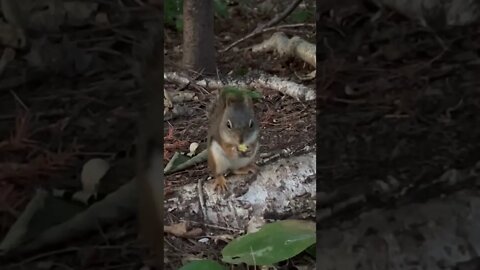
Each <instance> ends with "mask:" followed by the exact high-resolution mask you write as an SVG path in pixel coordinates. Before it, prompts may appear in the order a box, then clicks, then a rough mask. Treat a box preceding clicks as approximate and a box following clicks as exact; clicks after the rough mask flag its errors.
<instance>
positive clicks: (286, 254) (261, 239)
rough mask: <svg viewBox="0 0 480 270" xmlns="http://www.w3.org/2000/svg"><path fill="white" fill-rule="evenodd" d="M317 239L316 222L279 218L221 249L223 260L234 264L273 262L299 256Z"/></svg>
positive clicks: (268, 263)
mask: <svg viewBox="0 0 480 270" xmlns="http://www.w3.org/2000/svg"><path fill="white" fill-rule="evenodd" d="M315 241H316V237H315V223H314V222H310V221H302V220H283V221H277V222H274V223H270V224H266V225H264V226H263V227H262V228H261V229H260V230H259V231H257V232H255V233H250V234H246V235H244V236H241V237H239V238H237V239H235V240H233V241H232V242H230V243H229V244H228V245H227V246H226V247H225V248H224V249H223V250H222V256H223V258H222V260H223V261H224V262H227V263H232V264H239V263H246V264H249V265H272V264H274V263H277V262H280V261H284V260H287V259H289V258H292V257H293V256H295V255H298V254H299V253H300V252H302V251H304V250H305V249H306V248H308V247H309V246H311V245H313V244H314V243H315Z"/></svg>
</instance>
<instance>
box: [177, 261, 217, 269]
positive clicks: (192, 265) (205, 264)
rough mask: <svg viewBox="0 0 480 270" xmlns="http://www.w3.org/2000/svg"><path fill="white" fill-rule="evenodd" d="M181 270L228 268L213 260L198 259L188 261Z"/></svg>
mask: <svg viewBox="0 0 480 270" xmlns="http://www.w3.org/2000/svg"><path fill="white" fill-rule="evenodd" d="M179 270H226V269H225V267H223V266H222V265H221V264H219V263H218V262H216V261H212V260H198V261H192V262H189V263H187V264H186V265H184V266H182V267H181V268H180V269H179Z"/></svg>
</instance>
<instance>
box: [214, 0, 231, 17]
mask: <svg viewBox="0 0 480 270" xmlns="http://www.w3.org/2000/svg"><path fill="white" fill-rule="evenodd" d="M213 8H214V10H215V13H217V15H218V16H220V17H222V18H225V17H227V15H228V10H227V3H226V2H225V1H224V0H214V1H213Z"/></svg>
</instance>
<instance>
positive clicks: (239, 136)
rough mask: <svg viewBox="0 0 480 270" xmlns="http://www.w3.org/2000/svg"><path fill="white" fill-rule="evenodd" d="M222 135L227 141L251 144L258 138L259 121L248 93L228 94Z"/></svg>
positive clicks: (220, 127)
mask: <svg viewBox="0 0 480 270" xmlns="http://www.w3.org/2000/svg"><path fill="white" fill-rule="evenodd" d="M224 98H225V102H224V106H225V109H224V110H223V111H224V113H223V116H222V119H221V122H220V126H219V129H220V136H221V137H222V140H223V141H224V142H226V143H229V144H233V145H239V144H246V145H249V144H251V143H253V142H255V141H256V140H257V137H258V130H259V127H258V122H257V119H256V118H255V112H254V109H253V101H252V98H251V97H249V96H247V95H226V96H225V97H224Z"/></svg>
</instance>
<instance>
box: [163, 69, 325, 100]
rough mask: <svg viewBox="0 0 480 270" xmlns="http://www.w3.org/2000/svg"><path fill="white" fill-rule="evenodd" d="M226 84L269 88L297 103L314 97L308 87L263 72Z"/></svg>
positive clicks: (207, 82)
mask: <svg viewBox="0 0 480 270" xmlns="http://www.w3.org/2000/svg"><path fill="white" fill-rule="evenodd" d="M163 76H164V78H165V80H169V81H174V82H176V83H178V84H185V83H193V84H196V85H198V86H202V87H205V88H210V89H217V90H218V89H220V88H222V87H225V85H224V84H223V83H222V82H221V81H219V80H214V79H201V80H196V81H191V80H189V79H188V78H187V77H184V76H183V75H181V74H179V73H177V72H167V73H164V75H163ZM228 82H229V83H228V85H230V86H236V87H247V88H248V87H253V88H256V89H261V88H270V89H273V90H277V91H279V92H281V93H283V94H285V95H288V96H291V97H293V98H295V99H297V100H299V101H310V100H315V97H316V93H315V90H314V89H312V88H310V87H307V86H304V85H302V84H297V83H295V82H292V81H290V80H287V79H283V78H280V77H277V76H275V75H268V74H265V73H263V72H251V73H249V74H247V75H246V76H244V77H243V78H242V79H229V80H228Z"/></svg>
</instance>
